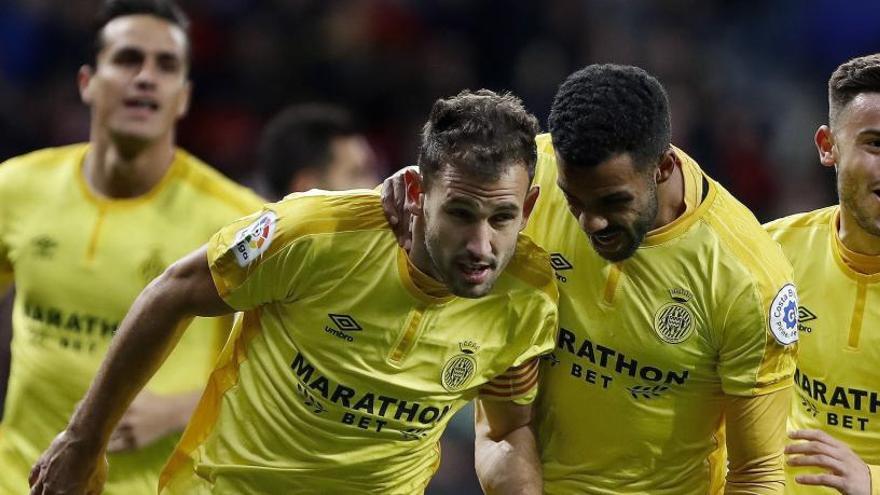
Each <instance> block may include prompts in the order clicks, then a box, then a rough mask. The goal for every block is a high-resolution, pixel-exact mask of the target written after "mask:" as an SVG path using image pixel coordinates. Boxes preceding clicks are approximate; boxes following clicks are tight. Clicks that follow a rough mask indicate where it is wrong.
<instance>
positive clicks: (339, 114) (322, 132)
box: [259, 103, 357, 197]
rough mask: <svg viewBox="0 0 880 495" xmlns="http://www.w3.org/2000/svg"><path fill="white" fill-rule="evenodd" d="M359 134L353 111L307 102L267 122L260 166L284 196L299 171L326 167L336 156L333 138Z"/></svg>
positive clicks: (277, 191)
mask: <svg viewBox="0 0 880 495" xmlns="http://www.w3.org/2000/svg"><path fill="white" fill-rule="evenodd" d="M355 134H357V130H356V127H355V124H354V119H353V118H352V116H351V114H350V113H349V112H348V111H347V110H345V109H344V108H342V107H339V106H336V105H330V104H324V103H306V104H300V105H291V106H289V107H287V108H285V109H284V110H282V111H281V113H279V114H278V115H277V116H276V117H275V118H273V119H272V120H271V121H270V122H269V123H268V124H266V127H265V129H264V130H263V134H262V136H261V137H260V144H259V156H260V165H261V166H262V167H263V170H264V171H265V172H266V177H267V178H268V180H269V187H270V188H271V190H272V192H273V193H274V194H275V195H276V196H279V197H280V196H284V195H285V194H287V193H288V186H289V184H290V180H291V179H292V178H293V176H294V175H295V174H296V173H297V172H299V171H301V170H304V169H308V168H324V167H326V166H327V164H328V163H329V162H330V161H331V160H332V158H333V156H332V150H331V145H332V144H333V140H334V139H336V138H340V137H349V136H353V135H355Z"/></svg>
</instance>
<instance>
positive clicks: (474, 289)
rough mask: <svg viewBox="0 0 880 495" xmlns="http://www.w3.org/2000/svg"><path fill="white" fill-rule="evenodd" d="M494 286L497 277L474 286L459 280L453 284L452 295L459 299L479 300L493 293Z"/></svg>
mask: <svg viewBox="0 0 880 495" xmlns="http://www.w3.org/2000/svg"><path fill="white" fill-rule="evenodd" d="M494 286H495V277H492V278H491V280H487V281H485V282H482V283H479V284H472V283H468V282H466V281H464V280H458V281H456V283H455V284H453V287H452V288H451V290H452V293H453V294H455V295H456V296H458V297H464V298H467V299H479V298H481V297H483V296H485V295H486V294H488V293H490V292H492V287H494Z"/></svg>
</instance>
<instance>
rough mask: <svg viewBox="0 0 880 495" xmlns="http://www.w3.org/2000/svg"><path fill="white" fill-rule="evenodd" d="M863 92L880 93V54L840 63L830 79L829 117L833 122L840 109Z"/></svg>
mask: <svg viewBox="0 0 880 495" xmlns="http://www.w3.org/2000/svg"><path fill="white" fill-rule="evenodd" d="M861 93H880V54H877V53H875V54H873V55H865V56H864V57H857V58H854V59H852V60H850V61H848V62H845V63H843V64H840V66H839V67H837V69H836V70H835V71H834V73H833V74H831V78H830V79H829V80H828V118H829V120H830V121H831V122H832V123H833V122H834V121H835V120H836V119H837V116H838V115H839V114H840V111H841V110H843V108H844V107H845V106H846V105H848V104H849V102H851V101H852V100H853V98H855V97H856V96H857V95H859V94H861Z"/></svg>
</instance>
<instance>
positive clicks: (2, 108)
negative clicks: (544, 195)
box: [0, 0, 880, 495]
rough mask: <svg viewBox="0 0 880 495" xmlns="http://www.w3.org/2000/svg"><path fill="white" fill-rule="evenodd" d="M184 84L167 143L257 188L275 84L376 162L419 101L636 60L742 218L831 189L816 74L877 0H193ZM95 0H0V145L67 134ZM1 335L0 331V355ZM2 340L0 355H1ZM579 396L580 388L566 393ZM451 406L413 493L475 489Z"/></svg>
mask: <svg viewBox="0 0 880 495" xmlns="http://www.w3.org/2000/svg"><path fill="white" fill-rule="evenodd" d="M181 4H182V6H183V7H184V8H185V10H186V11H187V13H188V14H189V15H190V16H191V18H192V20H193V31H192V37H193V52H194V64H193V69H192V78H193V80H194V82H195V98H194V101H193V105H192V109H191V111H190V113H189V116H188V117H187V118H186V119H185V120H184V121H183V122H182V123H181V126H180V132H179V143H180V144H181V145H182V146H183V147H186V148H188V149H189V150H191V151H192V152H194V153H195V154H196V155H197V156H199V157H201V158H203V159H204V160H206V161H207V162H208V163H210V164H212V165H214V166H215V167H217V168H219V169H220V170H221V171H223V172H224V173H226V174H227V175H229V176H231V177H233V178H235V179H237V180H239V181H242V182H244V183H246V184H249V185H252V186H255V187H257V188H261V184H262V182H261V181H262V179H261V177H260V170H259V169H258V167H257V166H256V153H255V142H256V140H257V138H258V136H259V133H260V131H261V128H262V126H263V124H264V123H265V122H266V121H267V120H268V119H269V118H270V117H271V116H272V115H273V114H274V113H275V112H276V111H278V110H279V109H280V108H282V107H283V106H284V105H286V104H289V103H295V102H305V101H315V100H319V101H328V102H334V103H340V104H343V105H345V106H347V107H349V108H350V109H351V110H353V111H354V112H355V114H356V115H357V116H358V118H359V120H360V121H361V123H362V124H363V128H364V130H365V132H366V135H367V136H368V138H369V140H370V142H371V144H372V145H373V147H374V148H375V149H376V151H377V153H378V156H379V159H380V165H381V167H383V175H384V173H387V172H389V171H392V170H395V169H397V168H399V167H400V166H403V165H406V164H409V163H412V162H413V160H414V157H415V150H416V145H417V142H418V131H419V129H420V127H421V125H422V123H423V122H424V120H425V118H426V116H427V112H428V110H429V109H430V106H431V103H432V102H433V101H434V100H435V99H436V98H438V97H441V96H448V95H451V94H454V93H457V92H458V91H459V90H461V89H463V88H479V87H488V88H491V89H495V90H510V91H513V92H514V93H516V94H517V95H519V96H520V97H522V98H523V100H524V101H525V103H526V106H527V108H528V109H529V110H530V111H532V112H534V113H535V114H536V115H537V116H538V117H539V119H540V120H541V123H542V125H546V117H547V112H548V109H549V107H550V102H551V100H552V96H553V94H554V92H555V90H556V87H557V85H558V84H559V83H560V82H561V81H562V79H563V78H564V77H565V76H566V75H567V74H569V73H570V72H572V71H573V70H575V69H576V68H578V67H581V66H583V65H586V64H589V63H594V62H617V63H629V64H635V65H639V66H641V67H644V68H645V69H647V70H649V71H650V72H652V73H653V74H655V75H656V76H658V77H659V79H660V80H661V82H662V83H663V84H664V85H665V86H666V88H667V90H668V91H669V95H670V100H671V103H672V121H673V140H674V142H675V143H676V144H677V145H678V146H680V147H682V148H684V149H685V150H687V151H688V152H689V153H691V154H692V156H694V157H695V158H696V159H697V160H698V161H699V162H700V163H701V164H702V165H703V167H704V168H705V169H706V170H707V171H708V172H709V173H710V174H711V175H712V176H714V177H715V178H716V179H718V180H720V181H721V182H722V183H723V184H724V185H725V186H726V187H728V188H729V189H730V190H731V191H733V193H734V194H735V195H736V196H737V197H739V198H740V199H741V200H742V201H744V202H745V203H746V204H747V205H748V206H749V207H750V208H751V209H752V211H754V212H755V214H756V215H757V216H758V218H759V219H760V220H762V221H766V220H769V219H772V218H775V217H777V216H781V215H785V214H789V213H792V212H796V211H802V210H806V209H811V208H815V207H819V206H823V205H826V204H830V203H831V202H833V201H834V200H835V198H836V196H835V194H834V187H833V172H831V171H829V170H826V169H823V168H821V167H820V166H819V165H818V160H817V158H816V153H815V149H814V147H813V144H812V137H813V133H814V131H815V129H816V127H817V126H818V125H819V124H821V123H823V122H824V121H825V113H826V106H827V104H826V96H825V91H826V88H825V84H826V81H827V78H828V76H829V75H830V73H831V71H832V70H833V69H834V67H836V66H837V65H838V64H839V63H841V62H843V61H844V60H846V59H848V58H850V57H853V56H856V55H862V54H866V53H871V52H877V51H880V30H878V29H877V27H876V22H875V20H876V19H877V18H878V17H880V2H877V1H876V0H859V1H847V2H838V1H834V0H775V1H772V2H750V1H734V0H715V1H685V0H676V1H651V0H542V1H537V0H535V1H525V0H484V1H477V0H326V1H320V0H274V1H270V0H261V1H252V0H194V1H186V0H183V1H181ZM97 5H98V2H97V1H96V0H77V1H63V0H4V1H3V2H2V4H0V160H2V159H6V158H9V157H11V156H14V155H17V154H21V153H24V152H27V151H30V150H33V149H36V148H41V147H45V146H52V145H60V144H66V143H70V142H75V141H81V140H85V139H86V138H87V134H88V111H87V109H86V108H85V107H84V106H83V105H82V104H81V103H80V101H79V98H78V95H77V92H76V83H75V81H76V78H75V76H76V71H77V69H78V67H79V66H80V64H82V63H83V62H86V61H88V60H89V57H90V49H91V45H90V43H91V34H90V26H91V21H92V15H93V13H94V12H95V10H96V8H97ZM7 349H8V342H6V341H3V342H2V343H0V355H4V356H5V353H6V352H7ZM5 365H6V357H0V370H3V369H4V368H5ZM4 383H5V376H4V372H3V371H0V395H2V389H3V384H4ZM584 407H589V404H585V405H584ZM469 412H470V411H464V412H462V413H461V414H460V415H459V416H458V418H457V419H456V421H455V422H454V424H453V425H452V426H451V427H450V430H449V432H448V433H447V435H446V437H445V439H444V446H443V464H442V466H441V469H440V473H439V474H438V476H437V477H436V478H435V480H434V481H433V482H432V485H431V487H430V488H429V490H428V493H431V494H435V495H440V494H457V495H463V494H468V493H478V492H479V488H478V486H477V485H476V481H475V478H474V476H473V474H472V473H473V469H472V455H473V454H472V452H473V447H472V444H471V442H472V440H471V435H472V434H471V433H470V428H471V426H470V417H469V415H468V414H469Z"/></svg>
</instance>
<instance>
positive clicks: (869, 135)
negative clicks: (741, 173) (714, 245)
mask: <svg viewBox="0 0 880 495" xmlns="http://www.w3.org/2000/svg"><path fill="white" fill-rule="evenodd" d="M828 100H829V124H828V125H823V126H821V127H819V130H818V131H816V147H817V148H818V150H819V159H820V161H821V162H822V164H823V165H824V166H826V167H834V169H835V171H836V172H837V191H838V194H839V196H840V204H839V205H835V206H831V207H828V208H822V209H819V210H815V211H811V212H808V213H802V214H798V215H792V216H790V217H786V218H782V219H780V220H777V221H775V222H772V223H770V224H768V225H767V230H768V231H769V232H770V234H771V235H772V236H773V238H774V239H776V241H778V242H779V243H780V245H782V249H783V250H784V251H785V254H787V255H788V258H789V259H790V260H791V263H792V266H793V267H794V275H795V280H796V281H797V283H798V287H799V288H800V296H801V299H800V304H801V306H800V315H801V322H800V329H801V335H802V337H803V338H802V340H801V344H800V351H799V354H798V369H797V372H796V373H795V390H796V391H797V392H796V394H795V396H794V399H793V401H792V404H791V415H790V417H789V430H791V433H790V436H791V437H792V438H793V439H794V440H795V442H793V443H791V444H790V445H789V446H788V447H787V448H786V451H787V453H789V454H791V455H790V456H789V462H788V466H787V468H786V475H787V483H788V485H787V487H786V489H787V491H788V492H789V493H793V494H801V493H803V494H808V493H836V491H839V492H840V493H844V494H848V495H868V494H874V495H877V494H880V368H878V363H880V55H876V54H875V55H869V56H866V57H860V58H856V59H853V60H850V61H849V62H846V63H844V64H843V65H841V66H840V67H838V68H837V70H835V71H834V73H833V74H832V76H831V79H830V80H829V82H828ZM804 466H809V467H811V469H809V470H807V469H804V468H803V467H804ZM816 468H821V469H816ZM820 486H824V487H825V488H819V487H820ZM835 490H836V491H835Z"/></svg>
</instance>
